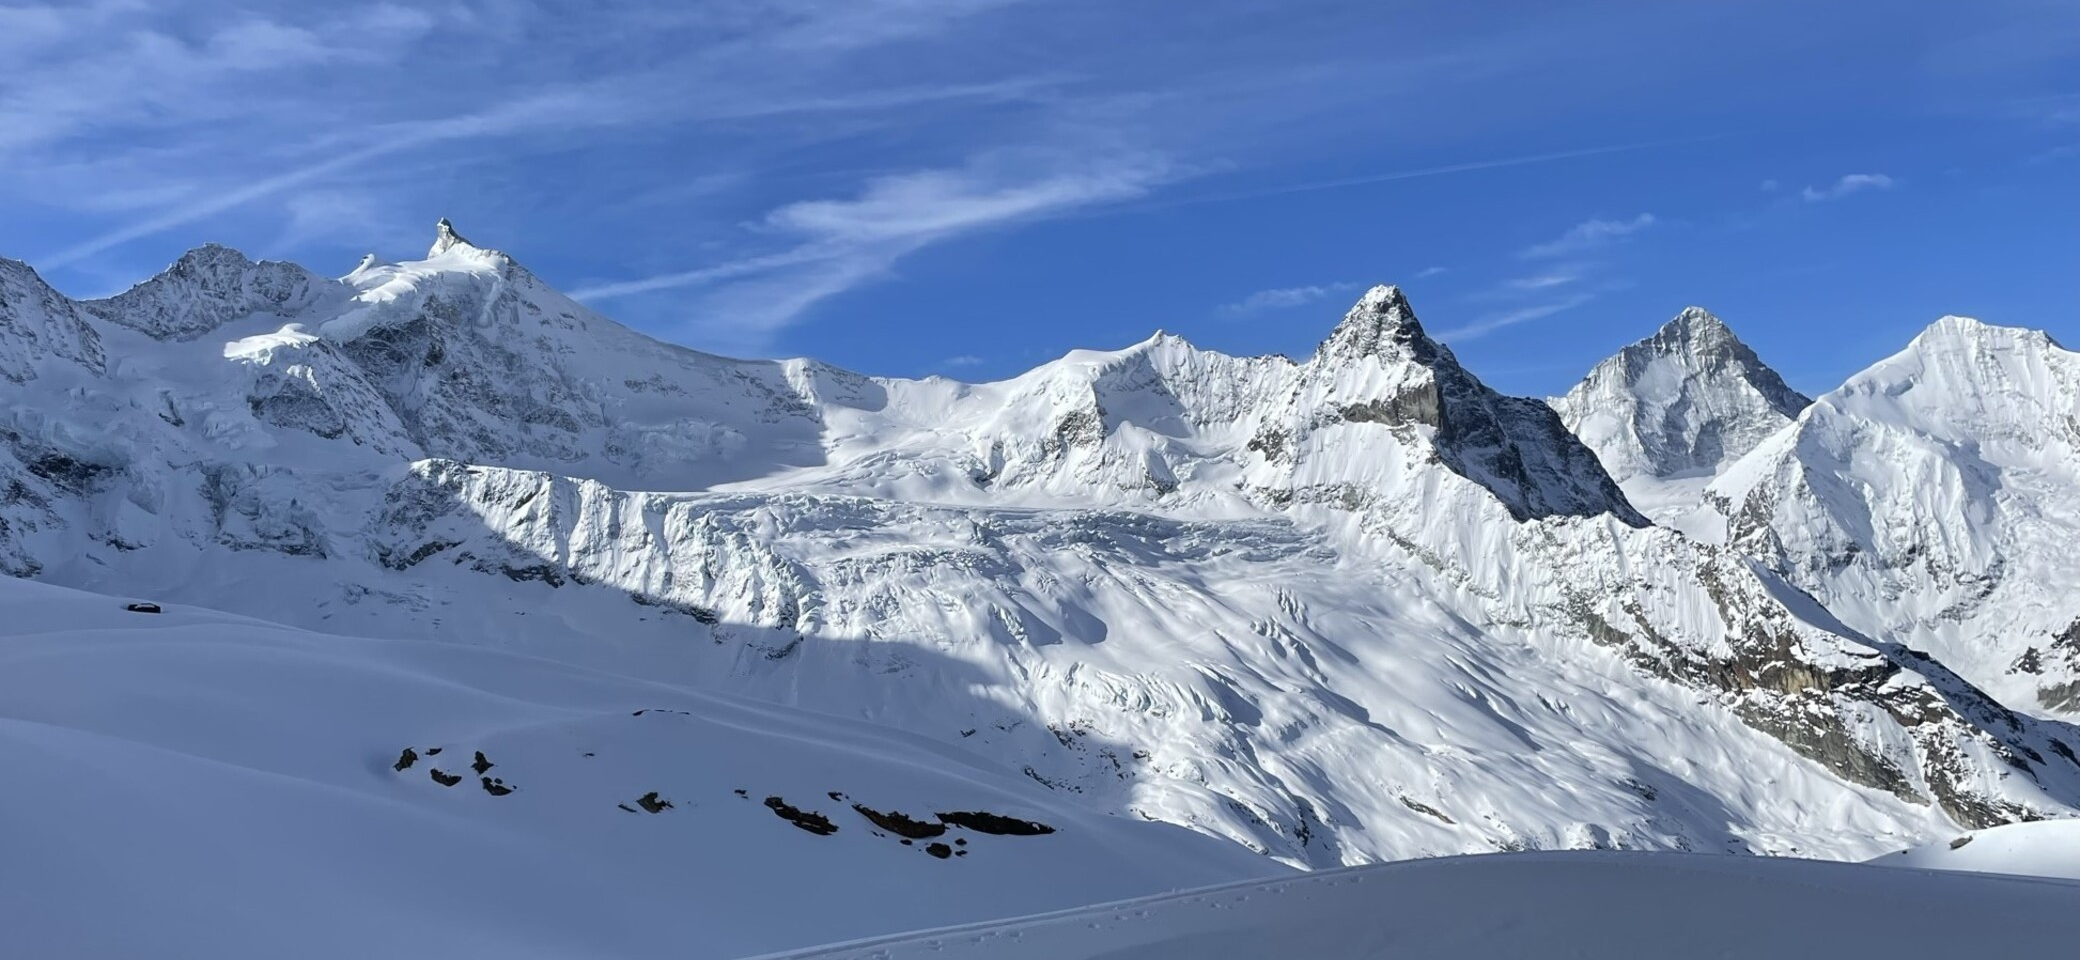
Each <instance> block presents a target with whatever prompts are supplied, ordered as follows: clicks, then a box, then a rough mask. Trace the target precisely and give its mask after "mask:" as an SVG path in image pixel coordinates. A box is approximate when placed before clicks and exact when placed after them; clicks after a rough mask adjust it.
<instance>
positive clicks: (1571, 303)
mask: <svg viewBox="0 0 2080 960" xmlns="http://www.w3.org/2000/svg"><path fill="white" fill-rule="evenodd" d="M1594 299H1596V298H1595V296H1594V295H1593V294H1587V293H1584V294H1579V295H1576V296H1572V297H1568V298H1567V299H1565V300H1560V301H1556V302H1553V303H1541V304H1536V305H1533V306H1526V307H1518V308H1516V309H1513V310H1505V311H1502V312H1499V313H1491V314H1488V315H1486V316H1483V317H1480V318H1479V319H1476V320H1474V321H1473V322H1471V323H1467V324H1464V325H1462V326H1458V327H1453V328H1451V329H1449V330H1441V331H1439V332H1438V333H1437V339H1439V340H1444V341H1448V342H1454V343H1464V342H1466V341H1468V340H1477V339H1479V338H1481V337H1485V336H1487V335H1488V334H1491V333H1494V332H1495V331H1497V330H1501V329H1504V328H1506V327H1513V326H1516V325H1517V324H1520V323H1529V322H1530V321H1533V320H1543V319H1545V318H1546V317H1550V316H1552V315H1554V314H1556V313H1563V312H1565V311H1568V310H1572V309H1574V308H1576V307H1579V306H1581V305H1583V304H1585V303H1588V302H1589V301H1591V300H1594Z"/></svg>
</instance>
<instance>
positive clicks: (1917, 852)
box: [1871, 820, 2080, 880]
mask: <svg viewBox="0 0 2080 960" xmlns="http://www.w3.org/2000/svg"><path fill="white" fill-rule="evenodd" d="M1871 862H1872V863H1875V864H1879V865H1882V866H1889V867H1913V868H1916V869H1921V870H1964V871H1969V872H1972V873H2006V874H2013V875H2017V876H2029V877H2058V878H2063V879H2066V880H2080V820H2041V821H2038V822H2036V823H2011V824H2008V825H2007V826H2004V827H1994V828H1993V829H1990V830H1974V831H1972V832H1970V833H1964V834H1959V835H1958V836H1957V837H1956V838H1954V839H1951V840H1948V841H1943V842H1938V843H1931V844H1928V845H1926V846H1921V847H1915V848H1914V849H1912V850H1901V851H1899V852H1898V853H1894V854H1890V855H1888V856H1883V857H1879V858H1877V859H1875V860H1872V861H1871Z"/></svg>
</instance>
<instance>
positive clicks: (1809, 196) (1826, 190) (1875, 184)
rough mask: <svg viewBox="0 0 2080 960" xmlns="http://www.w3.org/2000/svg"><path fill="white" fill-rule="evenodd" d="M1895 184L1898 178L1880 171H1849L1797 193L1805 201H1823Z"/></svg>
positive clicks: (1897, 183) (1890, 186)
mask: <svg viewBox="0 0 2080 960" xmlns="http://www.w3.org/2000/svg"><path fill="white" fill-rule="evenodd" d="M1896 186H1899V181H1898V180H1895V179H1893V178H1892V177H1888V176H1886V175H1885V174H1882V173H1851V174H1848V175H1846V176H1843V177H1841V178H1840V179H1837V180H1836V181H1835V182H1833V183H1831V184H1828V185H1827V186H1824V187H1814V186H1808V187H1806V188H1805V189H1804V190H1801V191H1799V194H1798V195H1799V197H1800V198H1801V199H1803V200H1805V202H1807V203H1824V202H1826V201H1829V200H1840V199H1841V198H1843V197H1846V196H1849V195H1851V194H1857V193H1863V192H1865V191H1867V190H1890V189H1892V188H1894V187H1896Z"/></svg>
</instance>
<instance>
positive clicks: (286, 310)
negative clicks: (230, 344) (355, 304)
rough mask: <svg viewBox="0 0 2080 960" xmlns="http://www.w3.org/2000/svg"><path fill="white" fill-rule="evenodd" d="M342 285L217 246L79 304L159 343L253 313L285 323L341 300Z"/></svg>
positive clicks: (187, 255)
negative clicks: (111, 293)
mask: <svg viewBox="0 0 2080 960" xmlns="http://www.w3.org/2000/svg"><path fill="white" fill-rule="evenodd" d="M347 295H348V290H347V288H346V287H345V285H343V284H341V283H339V282H338V281H335V280H328V279H325V278H323V277H320V276H318V275H316V274H314V273H311V272H310V271H309V270H306V269H304V268H302V267H300V266H297V265H296V264H293V263H282V262H279V261H273V260H262V261H254V260H252V259H251V258H248V257H247V256H246V255H245V254H243V253H240V252H238V251H237V250H234V249H232V248H230V247H227V246H223V245H222V244H215V243H207V244H203V245H202V246H199V247H196V248H195V249H193V250H190V251H188V252H187V253H184V254H181V257H180V259H178V260H175V261H174V262H173V263H172V264H171V265H169V266H167V268H166V269H164V270H161V271H160V272H159V273H158V274H157V275H156V276H154V277H152V278H151V279H149V280H146V281H144V282H143V283H140V284H138V285H136V286H134V287H131V288H130V289H128V290H126V291H124V292H122V293H119V294H117V295H115V296H113V297H108V298H105V299H101V300H87V301H84V302H82V303H81V304H80V306H81V307H82V308H83V309H85V310H86V311H87V312H88V313H91V314H93V315H94V316H97V317H100V318H101V319H103V320H107V321H109V322H111V323H117V324H121V325H123V326H126V327H130V328H131V329H134V330H137V331H139V332H141V333H144V334H146V335H148V336H151V337H154V338H156V339H160V340H192V339H195V338H196V337H200V336H202V335H203V334H206V333H209V332H210V331H212V330H215V329H217V328H218V327H221V326H223V325H224V324H226V323H230V322H232V321H234V320H240V319H244V318H246V317H250V316H254V315H268V316H275V317H282V318H289V317H295V316H298V315H301V314H302V313H304V312H305V311H307V310H310V309H312V308H314V307H317V306H320V305H326V304H337V303H340V302H343V301H344V300H345V299H346V297H347Z"/></svg>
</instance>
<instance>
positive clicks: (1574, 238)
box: [1518, 213, 1660, 260]
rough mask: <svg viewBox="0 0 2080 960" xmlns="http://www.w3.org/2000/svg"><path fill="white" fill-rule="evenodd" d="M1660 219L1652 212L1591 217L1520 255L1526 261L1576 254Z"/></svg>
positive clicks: (1618, 238)
mask: <svg viewBox="0 0 2080 960" xmlns="http://www.w3.org/2000/svg"><path fill="white" fill-rule="evenodd" d="M1659 222H1660V221H1658V220H1656V219H1654V215H1653V214H1651V213H1642V214H1640V215H1639V216H1637V217H1633V218H1632V219H1630V220H1587V221H1584V222H1582V223H1578V224H1575V225H1574V227H1573V228H1572V229H1569V230H1568V231H1567V232H1566V233H1563V234H1561V235H1560V237H1559V238H1558V239H1555V240H1551V241H1548V242H1546V243H1540V244H1535V245H1533V246H1530V247H1526V248H1525V249H1524V250H1523V251H1522V252H1521V253H1519V254H1518V256H1519V257H1522V258H1523V259H1526V260H1543V259H1548V258H1552V257H1566V256H1574V255H1577V254H1581V253H1584V252H1587V251H1590V250H1594V249H1597V248H1599V247H1603V246H1607V245H1609V244H1611V243H1613V242H1615V241H1618V240H1621V239H1624V238H1625V237H1629V236H1631V235H1633V234H1635V233H1638V232H1640V231H1642V230H1645V229H1647V228H1649V227H1652V226H1654V225H1655V224H1656V223H1659Z"/></svg>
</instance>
